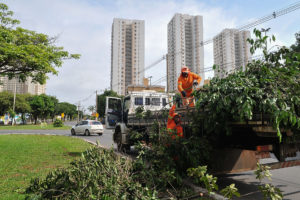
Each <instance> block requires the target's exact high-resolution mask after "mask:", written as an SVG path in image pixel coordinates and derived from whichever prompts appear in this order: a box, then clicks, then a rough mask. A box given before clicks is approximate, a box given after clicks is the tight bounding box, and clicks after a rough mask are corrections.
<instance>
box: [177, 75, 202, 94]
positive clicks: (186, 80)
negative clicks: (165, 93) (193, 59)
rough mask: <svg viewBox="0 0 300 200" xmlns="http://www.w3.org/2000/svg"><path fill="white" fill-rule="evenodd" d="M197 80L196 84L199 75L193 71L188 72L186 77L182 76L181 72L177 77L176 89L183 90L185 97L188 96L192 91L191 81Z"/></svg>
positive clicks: (198, 80)
mask: <svg viewBox="0 0 300 200" xmlns="http://www.w3.org/2000/svg"><path fill="white" fill-rule="evenodd" d="M194 80H197V82H198V84H199V83H200V81H201V77H200V76H199V75H197V74H195V73H193V72H189V74H188V77H183V76H182V75H181V74H180V76H179V78H178V90H179V92H182V91H185V92H186V97H190V96H191V94H192V92H193V82H194Z"/></svg>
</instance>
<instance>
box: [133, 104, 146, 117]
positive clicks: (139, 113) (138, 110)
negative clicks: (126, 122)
mask: <svg viewBox="0 0 300 200" xmlns="http://www.w3.org/2000/svg"><path fill="white" fill-rule="evenodd" d="M144 111H145V109H144V106H139V107H137V108H136V109H135V117H136V118H138V119H142V118H143V117H144Z"/></svg>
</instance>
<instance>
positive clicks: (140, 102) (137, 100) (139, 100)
mask: <svg viewBox="0 0 300 200" xmlns="http://www.w3.org/2000/svg"><path fill="white" fill-rule="evenodd" d="M134 105H136V106H142V105H143V97H135V98H134Z"/></svg>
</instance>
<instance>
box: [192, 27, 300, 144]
mask: <svg viewBox="0 0 300 200" xmlns="http://www.w3.org/2000/svg"><path fill="white" fill-rule="evenodd" d="M254 34H255V35H256V36H257V38H256V39H255V40H254V39H250V40H249V42H250V43H251V45H252V47H251V51H252V52H254V51H255V50H257V49H262V50H263V53H264V57H263V59H261V60H253V61H251V62H250V63H248V64H247V66H246V70H245V71H237V72H235V73H232V74H229V75H228V76H227V77H226V78H223V79H220V78H218V77H215V78H213V79H212V80H211V81H210V85H206V86H204V89H203V90H201V91H198V92H195V97H196V98H197V99H198V101H197V105H196V107H197V109H199V110H201V111H202V110H204V113H203V112H202V113H201V112H199V115H198V116H196V117H198V120H197V118H196V121H195V123H194V124H198V123H199V120H203V124H204V129H205V132H207V133H216V132H217V133H221V132H224V130H226V132H227V134H230V133H231V130H230V126H229V123H230V122H232V121H248V120H252V119H253V114H254V113H264V114H267V115H269V116H270V120H271V123H272V124H273V127H274V129H275V130H277V135H278V138H279V141H281V137H282V135H281V128H285V127H287V128H292V127H294V128H298V129H299V128H300V118H299V116H300V109H299V107H300V98H299V96H300V78H299V77H300V53H297V52H292V51H290V50H289V49H288V48H285V47H281V48H280V49H279V50H277V51H275V52H268V51H267V48H266V41H267V40H271V41H274V40H275V38H274V37H272V38H270V37H269V36H262V34H261V32H260V31H258V30H256V29H255V30H254ZM200 115H202V116H200ZM203 116H206V117H203Z"/></svg>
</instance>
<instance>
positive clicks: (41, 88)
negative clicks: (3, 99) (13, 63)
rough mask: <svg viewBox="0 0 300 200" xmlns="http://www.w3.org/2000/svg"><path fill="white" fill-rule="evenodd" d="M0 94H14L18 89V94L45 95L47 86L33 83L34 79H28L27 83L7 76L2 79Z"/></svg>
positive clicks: (0, 81)
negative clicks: (5, 92) (4, 92)
mask: <svg viewBox="0 0 300 200" xmlns="http://www.w3.org/2000/svg"><path fill="white" fill-rule="evenodd" d="M0 83H1V85H0V92H3V91H9V92H12V93H14V91H15V89H16V93H17V94H27V93H28V94H33V95H40V94H45V92H46V85H41V84H39V83H33V82H32V78H31V77H28V78H27V80H26V81H25V82H22V81H19V79H18V78H12V79H9V78H8V77H7V76H2V77H0Z"/></svg>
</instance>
